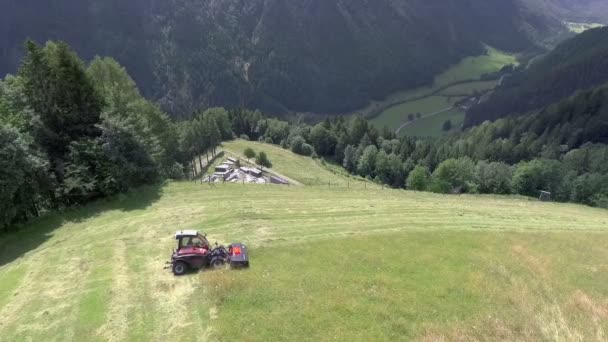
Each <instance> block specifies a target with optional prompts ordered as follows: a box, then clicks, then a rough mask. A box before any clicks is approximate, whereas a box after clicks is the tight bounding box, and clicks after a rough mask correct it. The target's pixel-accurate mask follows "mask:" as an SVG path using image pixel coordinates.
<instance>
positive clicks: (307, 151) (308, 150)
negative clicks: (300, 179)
mask: <svg viewBox="0 0 608 342" xmlns="http://www.w3.org/2000/svg"><path fill="white" fill-rule="evenodd" d="M301 154H302V155H303V156H309V157H310V156H313V157H318V156H317V154H316V153H315V150H314V149H313V147H312V146H311V145H309V144H303V145H302V153H301Z"/></svg>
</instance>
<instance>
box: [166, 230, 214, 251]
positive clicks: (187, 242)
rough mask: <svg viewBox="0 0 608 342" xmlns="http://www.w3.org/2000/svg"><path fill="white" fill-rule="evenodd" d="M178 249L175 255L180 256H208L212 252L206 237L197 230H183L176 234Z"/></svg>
mask: <svg viewBox="0 0 608 342" xmlns="http://www.w3.org/2000/svg"><path fill="white" fill-rule="evenodd" d="M175 239H176V240H177V249H176V250H175V254H176V255H178V256H183V255H189V254H200V255H206V254H208V253H209V251H210V250H211V244H209V241H208V240H207V238H206V237H205V235H202V234H200V233H199V232H198V231H196V230H182V231H179V232H176V233H175Z"/></svg>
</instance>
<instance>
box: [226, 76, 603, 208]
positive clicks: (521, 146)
mask: <svg viewBox="0 0 608 342" xmlns="http://www.w3.org/2000/svg"><path fill="white" fill-rule="evenodd" d="M260 115H261V114H259V113H252V112H248V111H232V112H231V113H230V118H231V121H232V130H233V133H234V134H236V135H240V136H241V137H242V138H244V139H258V140H261V141H265V142H268V143H274V144H280V145H281V146H282V147H284V148H288V149H291V150H292V151H293V152H295V153H299V154H302V155H310V156H313V157H319V158H326V159H327V160H328V161H335V162H338V163H340V164H341V165H342V166H344V167H345V168H346V169H347V170H348V171H350V172H351V173H353V174H356V175H360V176H362V177H366V178H368V179H370V180H373V181H375V182H377V183H381V184H386V185H389V186H392V187H394V188H408V189H411V190H420V191H423V190H426V191H433V192H439V193H455V194H457V193H486V194H489V193H494V194H520V195H524V196H532V197H537V196H538V195H539V193H540V191H548V192H551V193H552V196H553V198H554V199H555V200H558V201H572V202H578V203H584V204H588V205H593V206H599V207H604V208H608V86H606V87H600V88H598V89H594V90H589V91H586V92H581V93H580V94H578V95H577V96H575V97H572V98H567V99H565V100H563V101H560V102H559V103H557V104H555V105H552V106H549V107H547V108H545V109H544V110H542V111H539V112H536V113H534V114H530V115H527V116H520V117H510V118H505V119H500V120H497V121H495V122H485V123H483V124H482V125H480V126H477V127H474V128H472V129H470V130H467V131H465V132H463V133H459V134H455V135H451V136H447V137H445V138H442V139H425V138H411V137H403V138H400V139H397V138H396V137H395V135H394V134H393V133H392V132H391V131H389V130H387V129H383V130H381V131H379V130H378V129H376V128H375V127H373V126H371V125H370V124H369V123H368V122H367V121H366V120H365V119H363V118H355V119H352V120H346V119H344V118H343V117H338V118H335V119H331V120H330V119H327V120H325V121H324V122H322V123H319V124H317V125H315V126H312V127H311V126H308V125H306V124H301V123H300V124H298V123H292V124H290V123H288V122H284V121H280V120H277V119H261V120H260V117H261V116H260Z"/></svg>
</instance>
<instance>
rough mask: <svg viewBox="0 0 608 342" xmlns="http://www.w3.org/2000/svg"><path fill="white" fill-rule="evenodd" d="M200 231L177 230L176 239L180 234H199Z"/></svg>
mask: <svg viewBox="0 0 608 342" xmlns="http://www.w3.org/2000/svg"><path fill="white" fill-rule="evenodd" d="M197 235H198V231H196V230H178V231H177V232H175V239H179V238H180V236H197Z"/></svg>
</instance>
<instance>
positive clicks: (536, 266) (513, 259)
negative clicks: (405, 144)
mask: <svg viewBox="0 0 608 342" xmlns="http://www.w3.org/2000/svg"><path fill="white" fill-rule="evenodd" d="M248 145H251V146H252V147H254V149H256V150H264V151H267V153H268V154H269V157H270V159H271V161H273V163H274V164H275V167H276V169H277V171H279V172H281V173H284V174H286V175H287V176H289V177H292V178H293V179H296V180H299V181H301V182H302V183H303V184H305V185H306V186H292V187H287V186H270V185H252V184H250V185H247V184H246V185H242V184H223V185H217V186H215V187H209V186H208V185H201V184H196V183H193V182H176V183H168V184H165V185H163V186H159V187H148V188H144V189H140V190H138V191H135V192H132V193H130V194H129V195H125V196H122V197H120V198H117V199H114V200H109V201H103V202H98V203H94V204H92V205H89V206H87V207H84V208H81V209H76V210H73V211H70V212H69V213H67V214H63V215H59V214H53V215H49V216H48V217H46V218H43V219H41V220H39V221H37V222H35V223H32V224H31V225H30V226H28V227H26V228H25V229H23V230H21V231H19V232H17V233H13V234H10V235H7V236H2V237H0V315H1V317H2V320H1V321H0V340H2V341H21V340H24V341H25V340H44V341H69V340H72V341H85V340H86V341H95V340H100V341H101V340H112V341H120V340H129V341H167V340H179V341H190V340H192V341H200V340H206V339H209V340H211V339H213V340H226V341H232V340H237V339H239V340H245V341H268V340H279V341H285V340H361V341H365V340H408V339H409V340H420V341H442V340H474V339H479V340H523V341H537V340H548V341H572V340H585V341H593V340H597V341H600V340H605V339H606V338H608V286H606V284H608V261H607V260H608V211H605V210H601V209H594V208H589V207H584V206H579V205H571V204H554V203H541V202H538V201H536V200H530V199H527V198H519V197H501V196H445V195H435V194H430V193H416V192H406V191H400V190H388V189H384V190H383V189H382V188H379V187H377V186H372V185H371V184H369V183H366V182H363V181H360V180H355V179H351V178H346V177H344V176H342V175H340V174H339V173H336V172H331V171H330V170H328V169H327V168H325V167H324V166H323V165H321V164H320V163H318V162H316V161H313V160H312V159H309V158H303V157H299V156H295V155H293V154H291V153H289V152H287V151H283V150H280V149H279V148H277V147H274V146H268V145H264V144H259V143H247V142H243V141H238V142H234V143H229V144H226V146H225V148H226V149H227V150H233V151H235V152H236V153H238V152H239V151H241V149H242V147H243V146H248ZM326 176H327V177H334V178H332V180H334V181H336V182H335V183H334V185H331V184H327V183H326V182H325V178H324V177H326ZM337 180H342V182H337ZM190 228H193V229H199V230H202V231H205V232H207V233H208V234H209V239H210V241H211V242H214V241H219V242H224V243H227V242H232V241H242V242H245V243H247V244H248V246H249V248H250V251H251V268H250V269H248V270H243V271H219V272H200V273H197V274H191V275H188V276H185V277H179V278H176V277H174V276H173V275H172V274H171V272H170V271H169V270H167V269H163V268H164V267H165V262H166V261H167V260H168V259H169V256H170V254H171V250H172V248H173V244H174V240H173V233H174V232H175V231H176V230H178V229H190Z"/></svg>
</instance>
